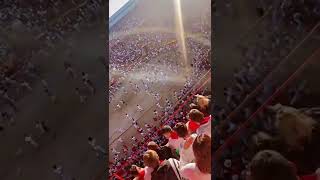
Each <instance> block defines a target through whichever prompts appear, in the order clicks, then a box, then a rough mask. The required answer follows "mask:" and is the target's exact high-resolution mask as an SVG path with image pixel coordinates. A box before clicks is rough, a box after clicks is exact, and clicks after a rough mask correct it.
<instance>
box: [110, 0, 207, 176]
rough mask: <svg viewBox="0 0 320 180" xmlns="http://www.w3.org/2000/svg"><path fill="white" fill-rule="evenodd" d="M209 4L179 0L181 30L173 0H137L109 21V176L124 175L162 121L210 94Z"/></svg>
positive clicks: (174, 117) (170, 121)
mask: <svg viewBox="0 0 320 180" xmlns="http://www.w3.org/2000/svg"><path fill="white" fill-rule="evenodd" d="M210 5H211V3H210V1H209V0H201V1H197V2H195V1H192V0H187V1H181V4H180V7H181V13H180V15H182V17H183V18H181V19H183V20H182V21H181V22H182V24H183V29H180V28H179V27H177V24H179V22H177V21H179V19H177V18H179V17H177V10H176V5H175V4H174V1H171V0H165V1H147V0H141V1H137V2H136V4H135V7H134V8H133V9H132V10H130V11H129V12H127V13H128V14H127V15H125V16H124V17H123V18H122V19H121V20H119V21H118V22H117V23H115V25H113V26H112V27H110V26H109V163H110V164H109V178H111V177H112V178H116V177H117V178H121V177H122V178H125V179H126V178H128V177H129V175H128V174H127V172H126V170H124V169H127V168H128V167H130V165H132V164H137V163H138V164H139V161H140V160H141V155H142V153H143V152H144V150H145V145H146V144H145V143H146V142H148V141H150V140H154V139H153V138H151V137H153V136H154V135H155V133H157V131H158V130H159V129H160V127H161V125H172V124H173V123H175V122H176V121H177V120H181V121H182V120H186V113H187V108H188V106H189V104H190V103H191V102H193V101H194V99H195V98H194V95H196V94H205V95H209V94H211V65H210V56H211V55H210V54H211V17H210V16H211V10H210ZM159 7H161V8H159ZM191 10H192V13H191ZM181 19H180V20H181ZM109 20H110V17H109ZM182 39H183V40H182ZM183 43H185V44H183ZM184 45H185V49H184V48H183V46H184ZM159 138H160V137H159ZM138 144H139V148H138V149H139V150H135V149H136V148H137V145H138Z"/></svg>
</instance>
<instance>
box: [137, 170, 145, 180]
mask: <svg viewBox="0 0 320 180" xmlns="http://www.w3.org/2000/svg"><path fill="white" fill-rule="evenodd" d="M145 174H146V172H145V171H144V169H143V170H141V171H140V172H139V174H138V178H139V180H144V175H145Z"/></svg>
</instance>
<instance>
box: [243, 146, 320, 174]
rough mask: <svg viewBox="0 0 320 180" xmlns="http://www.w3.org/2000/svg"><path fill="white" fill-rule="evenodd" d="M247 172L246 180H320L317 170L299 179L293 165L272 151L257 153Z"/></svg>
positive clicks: (319, 172)
mask: <svg viewBox="0 0 320 180" xmlns="http://www.w3.org/2000/svg"><path fill="white" fill-rule="evenodd" d="M249 170H250V172H249V173H248V177H247V179H248V180H320V171H319V169H318V170H317V171H316V172H315V173H313V174H311V175H306V176H301V177H299V176H298V175H297V169H296V167H295V164H294V163H292V162H290V161H288V160H287V159H286V158H285V157H283V156H282V155H281V154H280V153H278V152H276V151H272V150H263V151H260V152H258V153H257V154H256V155H255V156H254V157H253V159H252V161H251V163H250V167H249Z"/></svg>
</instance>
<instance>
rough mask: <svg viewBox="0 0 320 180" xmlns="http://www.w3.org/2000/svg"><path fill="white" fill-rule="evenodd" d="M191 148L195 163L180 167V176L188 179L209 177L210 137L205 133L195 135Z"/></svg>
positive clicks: (201, 179)
mask: <svg viewBox="0 0 320 180" xmlns="http://www.w3.org/2000/svg"><path fill="white" fill-rule="evenodd" d="M192 149H193V152H194V156H195V163H189V164H187V165H185V166H182V167H181V168H180V174H181V176H182V177H184V178H186V179H188V180H210V179H211V138H210V137H209V136H208V135H206V134H201V135H198V136H197V137H196V139H195V140H194V142H193V145H192Z"/></svg>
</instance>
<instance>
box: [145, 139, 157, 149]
mask: <svg viewBox="0 0 320 180" xmlns="http://www.w3.org/2000/svg"><path fill="white" fill-rule="evenodd" d="M147 148H148V149H149V150H154V151H156V150H158V149H159V146H158V144H157V143H155V142H154V141H150V142H149V143H148V145H147Z"/></svg>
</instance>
